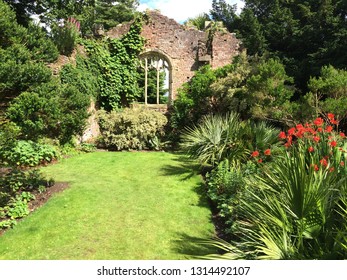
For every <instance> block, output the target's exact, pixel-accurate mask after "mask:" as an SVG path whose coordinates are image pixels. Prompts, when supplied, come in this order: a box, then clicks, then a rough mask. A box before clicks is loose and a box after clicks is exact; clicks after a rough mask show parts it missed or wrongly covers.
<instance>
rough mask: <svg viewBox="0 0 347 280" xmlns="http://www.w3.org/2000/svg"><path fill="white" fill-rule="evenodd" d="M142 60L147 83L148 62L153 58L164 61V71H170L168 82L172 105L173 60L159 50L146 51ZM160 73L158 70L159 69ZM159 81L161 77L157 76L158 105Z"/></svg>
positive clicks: (142, 55) (141, 56) (169, 99)
mask: <svg viewBox="0 0 347 280" xmlns="http://www.w3.org/2000/svg"><path fill="white" fill-rule="evenodd" d="M139 58H140V60H141V61H144V63H143V65H142V66H143V67H144V69H145V81H147V70H148V60H149V59H151V58H158V59H161V60H162V61H163V69H164V68H166V69H167V71H168V77H166V78H167V82H168V105H170V104H172V101H173V93H172V81H173V77H172V62H171V58H170V57H169V56H168V55H167V54H166V53H164V52H163V51H161V50H159V49H146V50H145V51H143V52H142V53H141V54H140V57H139ZM157 72H158V69H157ZM158 79H159V77H158V76H157V104H158V105H159V102H158V98H159V96H158V94H159V93H158V87H159V84H158V82H159V81H158ZM144 95H145V105H147V83H146V82H145V92H144Z"/></svg>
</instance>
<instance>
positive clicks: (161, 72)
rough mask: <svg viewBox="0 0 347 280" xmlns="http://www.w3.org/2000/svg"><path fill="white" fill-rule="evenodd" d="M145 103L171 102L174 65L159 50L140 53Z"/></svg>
mask: <svg viewBox="0 0 347 280" xmlns="http://www.w3.org/2000/svg"><path fill="white" fill-rule="evenodd" d="M140 62H141V63H140V66H141V76H142V77H141V81H142V85H141V86H142V87H143V101H144V104H145V105H147V104H157V105H159V104H171V101H172V67H171V63H170V60H169V58H168V57H167V56H166V55H164V54H163V53H161V52H159V51H148V52H145V53H143V54H141V55H140Z"/></svg>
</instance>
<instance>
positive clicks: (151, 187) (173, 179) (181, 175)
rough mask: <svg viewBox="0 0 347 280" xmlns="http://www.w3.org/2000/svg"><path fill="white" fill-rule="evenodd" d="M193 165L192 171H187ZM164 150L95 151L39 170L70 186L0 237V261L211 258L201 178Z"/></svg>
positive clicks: (184, 160) (208, 218) (210, 229)
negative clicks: (200, 241)
mask: <svg viewBox="0 0 347 280" xmlns="http://www.w3.org/2000/svg"><path fill="white" fill-rule="evenodd" d="M195 167H196V166H195ZM193 169H194V165H193V163H192V162H190V161H189V160H188V159H187V158H185V157H182V156H181V155H175V154H171V153H164V152H119V153H112V152H96V153H91V154H83V155H79V156H76V157H73V158H69V159H64V160H62V161H61V162H60V163H58V164H55V165H51V166H48V167H45V168H43V172H44V173H45V174H47V176H49V177H53V178H54V179H55V180H56V181H62V182H69V184H70V187H69V188H68V189H66V190H65V191H63V192H61V193H59V194H56V195H55V196H54V197H52V198H51V199H50V200H49V201H48V203H46V204H45V205H44V206H43V207H41V208H40V209H38V210H36V211H35V212H34V213H32V214H31V215H29V216H28V217H26V218H25V219H23V220H22V221H21V222H20V223H18V225H17V226H16V227H15V228H14V229H12V230H9V231H7V232H6V233H5V234H4V235H3V236H1V237H0V259H135V260H136V259H139V260H142V259H164V260H169V259H187V258H189V257H190V255H200V254H207V253H211V251H208V249H206V248H202V247H200V246H199V245H198V243H197V242H196V240H195V239H196V238H208V237H210V236H211V235H213V232H214V229H213V225H212V222H211V212H210V210H209V208H208V206H207V204H206V200H205V199H204V198H202V196H201V195H200V194H199V193H200V192H199V189H200V188H201V182H202V180H201V178H200V176H198V175H196V172H195V171H194V170H193Z"/></svg>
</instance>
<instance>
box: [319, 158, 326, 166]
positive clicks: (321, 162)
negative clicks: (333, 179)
mask: <svg viewBox="0 0 347 280" xmlns="http://www.w3.org/2000/svg"><path fill="white" fill-rule="evenodd" d="M319 162H320V164H321V165H323V166H327V165H328V161H327V160H326V159H325V158H322V159H321V160H320V161H319Z"/></svg>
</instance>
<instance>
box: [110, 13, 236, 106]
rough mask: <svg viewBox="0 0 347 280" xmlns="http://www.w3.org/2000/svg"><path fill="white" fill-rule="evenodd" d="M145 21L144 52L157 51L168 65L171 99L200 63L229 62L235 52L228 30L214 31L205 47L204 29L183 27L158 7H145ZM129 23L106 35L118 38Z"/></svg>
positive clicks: (214, 64) (234, 45) (213, 65)
mask: <svg viewBox="0 0 347 280" xmlns="http://www.w3.org/2000/svg"><path fill="white" fill-rule="evenodd" d="M147 15H148V22H147V23H145V24H144V26H143V29H142V32H141V35H142V36H143V37H144V38H145V39H146V43H145V49H144V53H146V52H158V53H160V54H162V55H163V56H164V57H165V58H167V60H168V62H169V64H170V65H171V82H172V83H171V90H172V92H171V94H172V99H173V100H174V99H175V98H176V95H177V89H178V88H179V87H180V86H181V85H182V84H183V83H185V82H187V81H189V80H190V79H191V78H192V77H193V75H194V71H196V70H197V69H198V68H199V67H200V66H202V65H204V64H206V63H210V64H211V66H212V67H213V68H218V67H221V66H224V65H226V64H229V63H230V62H231V60H232V57H233V56H235V55H237V54H238V53H239V51H238V50H239V41H238V40H237V39H236V37H235V36H234V35H233V34H231V33H227V32H224V33H216V34H215V36H214V38H213V42H212V46H211V48H208V47H207V45H208V42H207V40H208V34H207V32H204V31H199V30H195V29H186V27H185V26H183V25H180V24H179V23H177V22H176V21H175V20H173V19H169V18H168V17H166V16H163V15H161V14H160V13H159V12H158V11H148V12H147ZM129 27H130V24H122V25H119V26H117V27H115V28H113V29H112V30H110V31H109V32H107V34H106V35H107V36H109V37H111V38H119V37H121V36H122V35H124V34H125V33H126V32H127V31H128V30H129Z"/></svg>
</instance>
